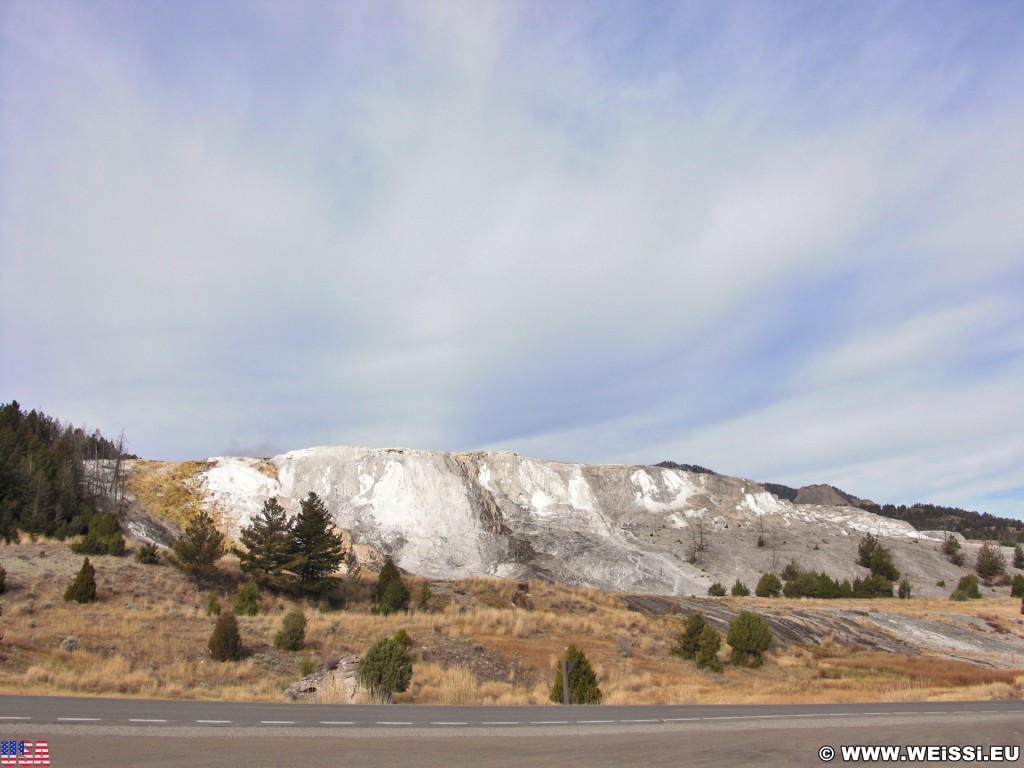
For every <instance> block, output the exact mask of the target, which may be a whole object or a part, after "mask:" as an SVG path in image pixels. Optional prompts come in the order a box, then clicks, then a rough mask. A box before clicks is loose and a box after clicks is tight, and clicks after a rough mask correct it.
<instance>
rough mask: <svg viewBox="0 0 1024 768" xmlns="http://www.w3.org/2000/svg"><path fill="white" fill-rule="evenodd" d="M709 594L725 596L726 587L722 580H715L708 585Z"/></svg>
mask: <svg viewBox="0 0 1024 768" xmlns="http://www.w3.org/2000/svg"><path fill="white" fill-rule="evenodd" d="M708 595H710V596H711V597H725V587H723V586H722V585H721V583H720V582H717V581H716V582H715V583H714V584H712V585H711V586H710V587H708Z"/></svg>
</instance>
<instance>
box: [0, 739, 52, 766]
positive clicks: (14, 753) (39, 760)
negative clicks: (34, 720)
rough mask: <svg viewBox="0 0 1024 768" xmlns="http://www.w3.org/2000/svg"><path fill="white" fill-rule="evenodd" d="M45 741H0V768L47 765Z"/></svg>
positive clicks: (48, 749)
mask: <svg viewBox="0 0 1024 768" xmlns="http://www.w3.org/2000/svg"><path fill="white" fill-rule="evenodd" d="M49 764H50V748H49V746H47V744H46V742H45V741H0V766H4V767H5V768H6V766H26V765H49Z"/></svg>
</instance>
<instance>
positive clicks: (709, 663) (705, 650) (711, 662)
mask: <svg viewBox="0 0 1024 768" xmlns="http://www.w3.org/2000/svg"><path fill="white" fill-rule="evenodd" d="M721 647H722V636H721V635H720V634H718V632H716V631H715V628H714V627H712V626H711V625H710V624H706V625H705V626H704V629H703V631H701V633H700V637H698V638H697V653H696V655H695V657H694V658H695V659H696V661H697V667H698V668H699V669H710V670H711V671H712V672H721V671H722V662H721V661H720V660H719V658H718V651H719V649H721Z"/></svg>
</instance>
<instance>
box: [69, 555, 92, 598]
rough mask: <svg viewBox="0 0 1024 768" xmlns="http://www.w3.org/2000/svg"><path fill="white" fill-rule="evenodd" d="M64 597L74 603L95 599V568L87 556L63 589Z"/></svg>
mask: <svg viewBox="0 0 1024 768" xmlns="http://www.w3.org/2000/svg"><path fill="white" fill-rule="evenodd" d="M64 599H65V600H67V601H69V602H70V601H71V600H74V601H75V602H76V603H91V602H93V601H95V600H96V569H95V568H93V567H92V563H90V562H89V558H88V557H87V558H85V562H83V563H82V567H81V569H80V570H79V571H78V575H77V576H75V580H74V581H72V582H71V584H69V585H68V588H67V589H66V590H64Z"/></svg>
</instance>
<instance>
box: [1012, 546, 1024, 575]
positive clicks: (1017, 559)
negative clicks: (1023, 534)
mask: <svg viewBox="0 0 1024 768" xmlns="http://www.w3.org/2000/svg"><path fill="white" fill-rule="evenodd" d="M1013 567H1014V568H1016V569H1018V570H1024V549H1021V548H1020V544H1018V545H1016V546H1015V547H1014V548H1013Z"/></svg>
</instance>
